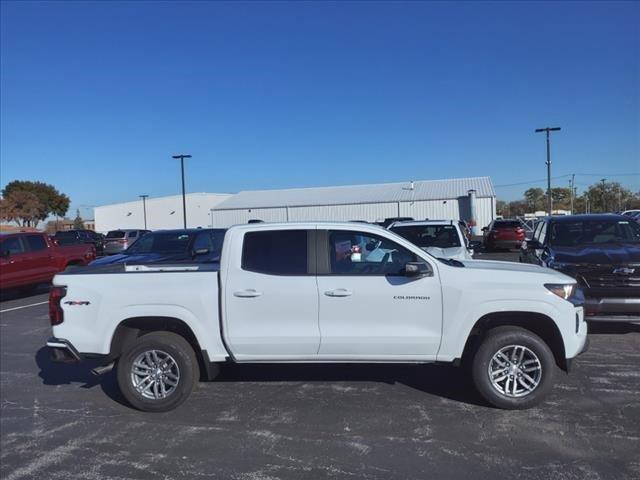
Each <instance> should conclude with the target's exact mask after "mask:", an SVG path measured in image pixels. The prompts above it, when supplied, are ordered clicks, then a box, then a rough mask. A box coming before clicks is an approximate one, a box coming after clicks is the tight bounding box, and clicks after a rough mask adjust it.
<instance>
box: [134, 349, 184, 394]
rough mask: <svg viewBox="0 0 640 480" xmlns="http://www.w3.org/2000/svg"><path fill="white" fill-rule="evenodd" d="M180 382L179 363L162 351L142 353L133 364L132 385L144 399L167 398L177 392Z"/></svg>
mask: <svg viewBox="0 0 640 480" xmlns="http://www.w3.org/2000/svg"><path fill="white" fill-rule="evenodd" d="M179 382H180V369H179V368H178V363H177V362H176V361H175V360H174V358H173V357H172V356H171V355H169V354H168V353H167V352H163V351H162V350H147V351H146V352H142V353H141V354H140V355H138V356H137V357H136V359H135V360H134V361H133V363H132V364H131V383H132V384H133V388H135V389H136V391H137V392H138V393H139V394H140V395H142V396H143V397H144V398H148V399H151V400H161V399H163V398H167V397H168V396H169V395H171V394H172V393H173V392H175V390H176V388H177V387H178V383H179Z"/></svg>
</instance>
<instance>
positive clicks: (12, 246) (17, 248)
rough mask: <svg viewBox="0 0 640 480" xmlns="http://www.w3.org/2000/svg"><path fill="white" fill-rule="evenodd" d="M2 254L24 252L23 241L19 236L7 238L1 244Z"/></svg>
mask: <svg viewBox="0 0 640 480" xmlns="http://www.w3.org/2000/svg"><path fill="white" fill-rule="evenodd" d="M0 249H1V250H2V255H16V254H18V253H24V248H23V247H22V242H21V241H20V238H19V237H11V238H7V239H6V240H5V241H4V242H2V243H1V244H0Z"/></svg>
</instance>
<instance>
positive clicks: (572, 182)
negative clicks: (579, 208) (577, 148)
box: [569, 173, 576, 215]
mask: <svg viewBox="0 0 640 480" xmlns="http://www.w3.org/2000/svg"><path fill="white" fill-rule="evenodd" d="M575 180H576V174H575V173H572V174H571V180H569V198H570V199H571V215H573V196H574V195H573V192H574V190H575V187H574V186H573V184H574V183H575Z"/></svg>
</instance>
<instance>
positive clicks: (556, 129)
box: [536, 127, 560, 216]
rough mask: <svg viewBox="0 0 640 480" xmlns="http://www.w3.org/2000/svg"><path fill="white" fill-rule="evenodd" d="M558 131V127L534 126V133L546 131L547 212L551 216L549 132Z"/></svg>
mask: <svg viewBox="0 0 640 480" xmlns="http://www.w3.org/2000/svg"><path fill="white" fill-rule="evenodd" d="M558 131H560V127H545V128H536V133H540V132H546V133H547V210H548V212H547V213H548V214H549V216H551V211H552V208H553V205H552V203H551V149H550V148H549V132H558Z"/></svg>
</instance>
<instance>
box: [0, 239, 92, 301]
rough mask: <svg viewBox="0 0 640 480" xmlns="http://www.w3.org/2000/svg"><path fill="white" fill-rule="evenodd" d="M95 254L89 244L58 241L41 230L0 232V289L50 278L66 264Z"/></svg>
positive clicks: (87, 260)
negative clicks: (69, 243) (62, 243)
mask: <svg viewBox="0 0 640 480" xmlns="http://www.w3.org/2000/svg"><path fill="white" fill-rule="evenodd" d="M95 258H96V249H95V247H94V246H93V245H91V244H72V245H59V244H57V242H54V241H53V240H52V239H51V238H49V236H48V235H46V234H44V233H40V232H16V233H5V234H0V289H2V290H5V289H9V288H28V287H32V286H35V285H38V284H40V283H44V282H50V281H51V279H52V278H53V277H54V275H56V274H57V273H60V272H62V271H64V270H65V269H66V268H67V267H71V266H84V265H88V264H89V263H90V262H91V261H93V260H94V259H95Z"/></svg>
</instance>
